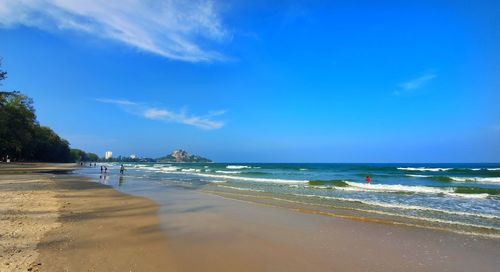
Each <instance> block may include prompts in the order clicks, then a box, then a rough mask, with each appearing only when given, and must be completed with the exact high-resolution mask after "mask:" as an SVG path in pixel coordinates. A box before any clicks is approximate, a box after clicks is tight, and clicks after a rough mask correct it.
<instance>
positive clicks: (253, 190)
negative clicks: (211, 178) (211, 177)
mask: <svg viewBox="0 0 500 272" xmlns="http://www.w3.org/2000/svg"><path fill="white" fill-rule="evenodd" d="M217 186H218V187H223V188H229V189H233V190H238V191H250V192H265V191H264V190H258V189H250V188H241V187H233V186H227V185H217Z"/></svg>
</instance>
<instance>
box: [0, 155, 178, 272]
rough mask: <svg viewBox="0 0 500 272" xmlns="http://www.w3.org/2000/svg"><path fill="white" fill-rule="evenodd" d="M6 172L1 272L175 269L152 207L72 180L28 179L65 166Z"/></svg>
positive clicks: (1, 180) (0, 178)
mask: <svg viewBox="0 0 500 272" xmlns="http://www.w3.org/2000/svg"><path fill="white" fill-rule="evenodd" d="M72 167H75V166H74V165H73V166H71V167H69V168H72ZM7 168H8V167H5V166H3V169H2V171H0V186H1V191H0V194H1V200H2V201H1V202H0V209H1V212H2V213H1V217H0V220H1V222H2V223H1V224H0V235H1V238H2V239H1V240H0V271H51V272H52V271H176V270H175V269H173V268H172V267H173V266H172V262H171V260H170V259H169V256H171V254H169V253H168V248H167V242H166V241H167V240H166V234H165V232H163V231H161V229H160V227H159V223H158V217H157V211H158V205H157V204H156V203H154V202H153V201H151V200H149V199H146V198H142V197H135V196H130V195H127V194H123V193H120V192H117V191H115V190H114V189H112V188H110V187H109V186H105V185H101V184H98V183H94V182H91V181H90V180H89V179H88V178H83V177H78V176H75V175H68V174H53V173H30V171H33V170H36V171H44V172H45V171H49V172H50V171H54V170H64V169H67V168H68V167H67V165H62V167H58V166H57V165H43V164H37V165H36V167H33V168H32V169H31V170H30V169H29V168H30V166H27V165H22V166H16V167H13V168H11V169H7ZM20 226H21V227H20ZM6 238H8V239H6Z"/></svg>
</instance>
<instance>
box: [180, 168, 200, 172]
mask: <svg viewBox="0 0 500 272" xmlns="http://www.w3.org/2000/svg"><path fill="white" fill-rule="evenodd" d="M181 172H201V169H195V168H184V169H181Z"/></svg>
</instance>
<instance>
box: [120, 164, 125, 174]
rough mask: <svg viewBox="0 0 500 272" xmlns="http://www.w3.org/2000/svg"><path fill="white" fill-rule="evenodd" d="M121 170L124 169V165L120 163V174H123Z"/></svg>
mask: <svg viewBox="0 0 500 272" xmlns="http://www.w3.org/2000/svg"><path fill="white" fill-rule="evenodd" d="M123 171H125V166H123V164H122V166H120V174H122V175H123Z"/></svg>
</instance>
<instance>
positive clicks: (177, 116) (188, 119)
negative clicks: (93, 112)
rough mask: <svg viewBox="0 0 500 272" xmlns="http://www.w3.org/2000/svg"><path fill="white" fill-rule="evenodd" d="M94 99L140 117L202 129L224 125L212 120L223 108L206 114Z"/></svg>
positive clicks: (125, 101) (119, 100)
mask: <svg viewBox="0 0 500 272" xmlns="http://www.w3.org/2000/svg"><path fill="white" fill-rule="evenodd" d="M96 101H98V102H101V103H107V104H114V105H117V106H119V107H120V108H122V109H124V110H125V111H127V112H129V113H132V114H136V115H140V116H142V117H145V118H148V119H152V120H160V121H166V122H174V123H181V124H185V125H190V126H194V127H198V128H202V129H219V128H221V127H223V126H224V121H221V120H214V119H213V117H215V116H220V115H222V114H224V113H225V112H226V111H225V110H219V111H211V112H209V113H208V114H206V115H194V114H189V113H188V112H187V111H185V110H181V111H172V110H169V109H166V108H157V107H151V106H149V105H147V104H145V103H138V102H132V101H129V100H122V99H107V98H98V99H96Z"/></svg>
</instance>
